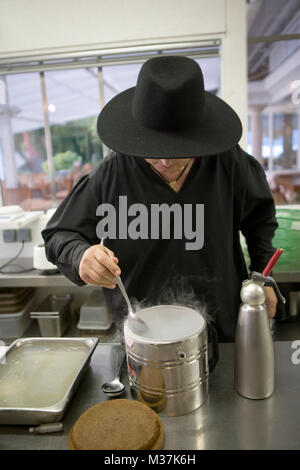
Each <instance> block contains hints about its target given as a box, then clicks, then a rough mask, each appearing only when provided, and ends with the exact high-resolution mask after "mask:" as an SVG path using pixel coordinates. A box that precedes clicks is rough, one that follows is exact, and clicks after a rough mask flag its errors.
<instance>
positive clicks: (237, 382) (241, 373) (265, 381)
mask: <svg viewBox="0 0 300 470" xmlns="http://www.w3.org/2000/svg"><path fill="white" fill-rule="evenodd" d="M265 283H268V284H271V285H272V286H274V288H275V289H276V291H277V294H278V296H279V298H281V300H282V301H283V302H285V299H284V298H283V297H282V295H281V293H280V291H279V289H278V286H277V284H276V282H275V281H274V279H273V278H272V277H270V276H264V275H263V274H261V273H257V272H255V271H253V272H252V274H251V279H247V280H245V281H244V282H243V284H242V289H241V300H242V305H241V307H240V310H239V315H238V321H237V327H236V335H235V361H234V363H235V365H234V386H235V389H236V391H237V392H238V393H239V394H240V395H243V396H244V397H246V398H250V399H253V400H255V399H263V398H267V397H269V396H270V395H272V393H273V391H274V368H275V365H274V348H273V339H272V335H271V330H270V323H269V318H268V312H267V308H266V304H265V300H266V295H265V291H264V289H263V286H264V284H265Z"/></svg>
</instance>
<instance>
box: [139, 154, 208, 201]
mask: <svg viewBox="0 0 300 470" xmlns="http://www.w3.org/2000/svg"><path fill="white" fill-rule="evenodd" d="M132 158H134V160H135V162H136V164H137V165H138V166H139V167H140V168H141V169H142V171H144V172H145V173H146V174H147V177H150V178H152V179H155V180H156V181H157V182H159V183H160V184H161V185H162V186H163V187H164V188H167V190H168V191H171V193H172V194H174V195H176V194H177V195H179V194H181V193H182V192H183V191H184V189H185V186H186V184H187V183H188V181H190V179H191V178H192V177H193V175H194V174H195V173H196V171H197V169H198V167H199V164H200V162H199V161H198V160H200V158H195V160H194V162H193V164H192V166H191V168H190V170H189V172H188V174H187V176H186V178H185V180H184V182H183V183H182V186H181V188H180V189H179V191H175V190H174V189H173V188H172V187H171V186H170V185H169V184H168V183H166V182H165V181H164V180H163V179H162V178H161V177H160V176H159V175H158V174H157V173H156V172H155V171H154V170H153V169H152V168H151V165H150V163H148V162H146V161H145V160H144V159H143V158H139V157H132Z"/></svg>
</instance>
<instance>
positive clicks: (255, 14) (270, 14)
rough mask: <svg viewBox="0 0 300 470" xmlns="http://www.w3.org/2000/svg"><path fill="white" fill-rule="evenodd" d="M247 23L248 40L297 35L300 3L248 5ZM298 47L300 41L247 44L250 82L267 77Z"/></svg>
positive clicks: (268, 0) (263, 0)
mask: <svg viewBox="0 0 300 470" xmlns="http://www.w3.org/2000/svg"><path fill="white" fill-rule="evenodd" d="M247 22H248V39H249V38H254V37H265V36H278V35H286V34H295V33H300V0H284V1H283V0H254V1H249V2H248V5H247ZM299 45H300V41H299V40H298V41H297V40H294V41H284V42H258V43H254V44H251V43H249V44H248V77H249V81H252V80H260V79H262V78H264V77H266V76H267V75H268V74H269V73H271V72H272V71H273V70H274V69H275V68H276V66H278V65H279V63H281V62H282V61H283V60H285V59H286V57H287V56H288V55H289V54H290V53H292V52H293V51H294V50H296V48H298V47H299ZM276 56H277V60H276Z"/></svg>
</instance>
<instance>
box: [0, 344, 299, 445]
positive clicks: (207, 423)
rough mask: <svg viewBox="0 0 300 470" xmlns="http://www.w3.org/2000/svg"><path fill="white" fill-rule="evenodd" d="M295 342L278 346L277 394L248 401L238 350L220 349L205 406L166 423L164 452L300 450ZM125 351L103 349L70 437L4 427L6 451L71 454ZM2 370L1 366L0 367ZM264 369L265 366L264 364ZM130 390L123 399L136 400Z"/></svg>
mask: <svg viewBox="0 0 300 470" xmlns="http://www.w3.org/2000/svg"><path fill="white" fill-rule="evenodd" d="M291 345H292V343H291V342H285V341H284V342H275V343H274V346H275V365H276V366H275V367H276V372H275V380H276V388H275V392H274V394H273V395H272V396H271V397H269V398H267V399H265V400H248V399H246V398H244V397H242V396H240V395H238V394H237V393H236V392H235V391H234V388H233V354H234V345H233V344H228V343H227V344H220V360H219V363H218V365H217V367H216V369H215V371H214V372H213V373H212V375H211V377H210V392H209V397H208V399H207V401H206V402H205V404H204V405H203V406H202V407H201V408H199V409H198V410H196V411H194V412H193V413H190V414H188V415H185V416H178V417H167V418H166V417H163V418H162V421H163V424H164V428H165V443H164V450H197V449H199V450H200V449H298V450H299V449H300V414H299V397H300V364H299V365H294V364H293V363H292V360H291V356H292V353H293V351H294V350H293V349H292V348H291ZM120 347H121V346H120V345H116V344H114V345H112V344H100V345H99V346H98V347H97V348H96V350H95V353H94V355H93V357H92V361H91V367H90V368H89V369H88V371H87V373H86V375H85V377H84V379H83V381H82V383H81V384H80V386H79V389H78V390H77V392H76V393H75V396H74V397H73V399H72V402H71V403H70V405H69V408H68V409H67V411H66V414H65V416H64V418H63V419H62V421H63V423H64V431H63V432H62V433H56V434H44V435H32V434H29V431H28V427H24V426H20V427H17V426H0V449H11V450H13V449H36V450H39V449H41V450H42V449H47V450H51V449H53V450H55V449H67V441H68V433H69V431H70V428H71V426H72V425H73V424H74V422H75V421H76V420H77V419H78V418H79V416H80V415H81V414H82V413H83V412H84V411H85V410H87V409H88V408H90V407H91V406H93V405H95V404H96V403H98V402H100V401H103V400H106V399H107V398H106V396H104V395H103V393H102V391H101V389H100V386H101V384H102V383H103V382H105V381H106V380H108V379H110V378H111V377H112V370H113V369H112V364H113V353H114V349H115V348H120ZM0 367H1V366H0ZM258 367H259V364H258ZM123 381H124V383H125V384H126V385H127V391H126V394H124V395H123V396H122V398H131V395H130V390H129V387H128V381H127V376H126V372H125V369H124V371H123Z"/></svg>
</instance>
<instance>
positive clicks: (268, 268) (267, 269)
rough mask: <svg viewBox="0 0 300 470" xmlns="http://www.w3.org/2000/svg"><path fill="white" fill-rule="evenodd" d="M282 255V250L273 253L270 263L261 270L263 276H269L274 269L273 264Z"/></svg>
mask: <svg viewBox="0 0 300 470" xmlns="http://www.w3.org/2000/svg"><path fill="white" fill-rule="evenodd" d="M282 253H283V249H282V248H277V250H276V251H275V252H274V253H273V255H272V257H271V259H270V261H269V262H268V264H267V266H266V267H265V269H264V270H263V272H262V274H263V276H268V275H269V274H270V272H271V271H272V269H273V268H274V266H275V264H276V263H277V261H278V260H279V258H280V256H281V255H282Z"/></svg>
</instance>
